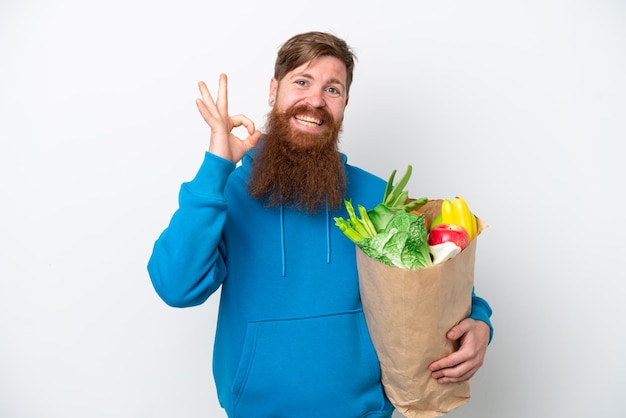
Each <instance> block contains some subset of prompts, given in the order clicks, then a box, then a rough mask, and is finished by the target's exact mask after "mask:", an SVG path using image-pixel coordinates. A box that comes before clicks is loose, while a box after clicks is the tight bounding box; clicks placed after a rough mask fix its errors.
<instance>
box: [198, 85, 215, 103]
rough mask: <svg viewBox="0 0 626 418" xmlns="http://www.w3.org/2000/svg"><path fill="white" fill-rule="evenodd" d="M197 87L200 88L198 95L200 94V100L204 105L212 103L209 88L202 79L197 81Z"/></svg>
mask: <svg viewBox="0 0 626 418" xmlns="http://www.w3.org/2000/svg"><path fill="white" fill-rule="evenodd" d="M198 89H199V90H200V95H201V96H202V101H203V102H205V104H206V105H209V103H210V104H214V103H215V102H214V101H213V96H211V92H210V91H209V88H208V87H207V86H206V83H205V82H204V81H200V82H198Z"/></svg>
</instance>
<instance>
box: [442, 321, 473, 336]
mask: <svg viewBox="0 0 626 418" xmlns="http://www.w3.org/2000/svg"><path fill="white" fill-rule="evenodd" d="M468 329H469V324H468V322H467V319H464V320H463V321H461V322H459V323H458V324H457V325H455V326H453V327H452V328H450V331H448V333H447V334H446V337H448V339H449V340H452V341H455V340H458V339H459V338H461V337H462V336H463V334H465V333H466V332H467V331H468Z"/></svg>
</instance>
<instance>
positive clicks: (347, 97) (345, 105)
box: [343, 96, 350, 107]
mask: <svg viewBox="0 0 626 418" xmlns="http://www.w3.org/2000/svg"><path fill="white" fill-rule="evenodd" d="M348 100H350V96H346V102H345V103H344V104H343V107H347V106H348Z"/></svg>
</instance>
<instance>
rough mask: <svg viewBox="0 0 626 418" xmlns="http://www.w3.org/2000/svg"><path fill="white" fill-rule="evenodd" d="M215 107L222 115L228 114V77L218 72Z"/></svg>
mask: <svg viewBox="0 0 626 418" xmlns="http://www.w3.org/2000/svg"><path fill="white" fill-rule="evenodd" d="M217 109H218V110H219V112H220V113H221V114H222V115H228V77H227V76H226V74H220V82H219V88H218V89H217Z"/></svg>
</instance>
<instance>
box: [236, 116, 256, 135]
mask: <svg viewBox="0 0 626 418" xmlns="http://www.w3.org/2000/svg"><path fill="white" fill-rule="evenodd" d="M230 120H231V122H232V124H233V128H236V127H238V126H243V127H245V128H246V130H247V131H248V134H249V135H252V134H253V133H254V131H255V130H256V127H255V125H254V122H253V121H252V119H250V118H249V117H247V116H245V115H235V116H232V117H231V118H230Z"/></svg>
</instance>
